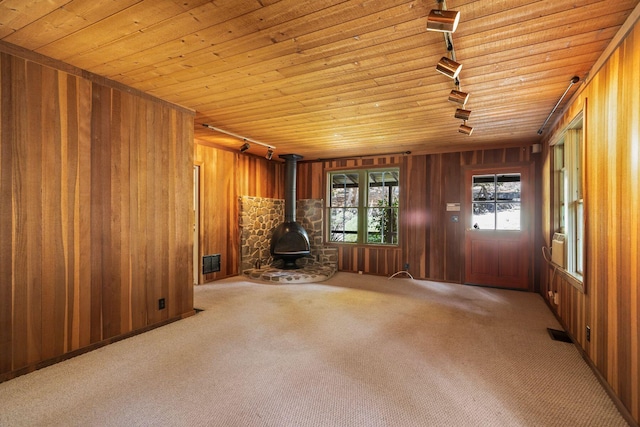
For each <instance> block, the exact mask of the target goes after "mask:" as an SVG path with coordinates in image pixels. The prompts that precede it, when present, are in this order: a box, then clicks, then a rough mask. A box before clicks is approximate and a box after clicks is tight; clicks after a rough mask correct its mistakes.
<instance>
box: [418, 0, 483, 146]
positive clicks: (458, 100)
mask: <svg viewBox="0 0 640 427" xmlns="http://www.w3.org/2000/svg"><path fill="white" fill-rule="evenodd" d="M436 3H437V5H438V9H432V10H431V12H430V13H429V16H428V17H427V31H439V32H441V33H444V44H445V49H446V51H447V56H443V57H442V58H441V59H440V61H438V64H437V65H436V71H438V72H439V73H442V74H444V75H445V76H447V77H449V78H450V79H453V82H454V85H455V89H453V90H452V91H451V92H450V93H449V101H450V102H453V103H454V104H457V107H458V108H457V109H456V113H455V118H456V119H461V120H463V124H462V125H460V127H459V128H458V132H460V133H463V134H465V135H471V132H473V128H472V127H471V126H467V120H469V116H471V110H466V109H465V105H466V104H467V101H468V100H469V94H468V93H467V92H462V91H461V90H460V79H459V78H458V74H460V71H461V70H462V64H460V63H459V62H458V60H457V58H456V50H455V48H454V46H453V36H452V33H453V32H454V31H455V30H456V28H457V27H458V22H460V12H458V11H454V10H447V5H446V3H445V0H436Z"/></svg>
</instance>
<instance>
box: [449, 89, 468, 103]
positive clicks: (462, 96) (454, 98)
mask: <svg viewBox="0 0 640 427" xmlns="http://www.w3.org/2000/svg"><path fill="white" fill-rule="evenodd" d="M468 100H469V94H468V93H466V92H461V91H459V90H455V89H453V90H452V91H451V92H449V101H451V102H454V103H456V104H460V105H461V106H462V107H464V106H465V104H466V103H467V101H468Z"/></svg>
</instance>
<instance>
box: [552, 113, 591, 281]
mask: <svg viewBox="0 0 640 427" xmlns="http://www.w3.org/2000/svg"><path fill="white" fill-rule="evenodd" d="M584 139H585V138H584V132H583V114H582V113H580V114H579V115H578V116H577V117H576V118H575V119H574V120H573V121H572V122H571V123H570V124H569V126H568V127H567V129H566V130H565V131H564V132H563V133H562V134H561V136H560V137H559V138H558V140H557V141H556V142H555V143H554V144H552V145H553V147H552V148H553V165H554V174H553V180H554V182H553V188H554V191H555V193H556V194H555V197H554V206H553V208H554V230H555V231H556V232H559V233H562V234H564V235H565V244H564V250H565V252H566V255H565V260H566V265H565V266H564V270H565V271H566V272H567V273H569V274H570V275H571V276H572V277H573V278H574V279H575V280H577V281H579V282H580V283H583V281H584V235H585V230H584V224H585V222H584V198H583V189H582V186H583V184H582V183H583V175H584V172H583V171H584V153H583V152H584Z"/></svg>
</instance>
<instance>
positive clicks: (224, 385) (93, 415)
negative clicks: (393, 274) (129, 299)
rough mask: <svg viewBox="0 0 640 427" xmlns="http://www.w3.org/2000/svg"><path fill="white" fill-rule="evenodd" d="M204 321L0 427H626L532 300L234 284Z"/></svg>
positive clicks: (77, 380)
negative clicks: (551, 332)
mask: <svg viewBox="0 0 640 427" xmlns="http://www.w3.org/2000/svg"><path fill="white" fill-rule="evenodd" d="M195 301H196V307H197V308H201V309H204V311H203V312H201V313H199V314H197V315H195V316H193V317H190V318H187V319H184V320H182V321H179V322H176V323H173V324H170V325H168V326H164V327H162V328H158V329H155V330H153V331H151V332H148V333H145V334H142V335H139V336H136V337H133V338H130V339H127V340H123V341H120V342H118V343H115V344H112V345H109V346H107V347H104V348H101V349H99V350H96V351H93V352H91V353H88V354H85V355H82V356H79V357H76V358H74V359H71V360H68V361H66V362H63V363H59V364H57V365H54V366H51V367H48V368H45V369H42V370H40V371H37V372H34V373H32V374H29V375H25V376H22V377H19V378H16V379H14V380H11V381H8V382H5V383H3V384H0V425H1V426H23V425H24V426H35V425H43V426H44V425H47V426H48V425H64V426H74V425H75V426H191V425H196V426H198V425H202V426H204V425H207V426H624V425H627V424H626V423H625V421H624V419H623V418H622V417H621V415H620V414H619V413H618V411H617V410H616V408H615V406H614V405H613V403H612V401H611V400H610V399H609V397H608V396H607V395H606V393H605V392H604V390H603V389H602V387H601V386H600V385H599V383H598V381H597V380H596V378H595V376H594V375H593V373H592V372H591V370H590V369H589V367H588V366H587V365H586V363H585V362H584V361H583V360H582V358H581V357H580V355H579V353H578V351H577V349H576V348H575V347H574V346H573V345H572V344H567V343H563V342H558V341H553V340H551V339H550V337H549V335H548V333H547V330H546V328H547V327H552V328H556V329H559V328H560V326H559V325H558V323H557V322H556V320H555V319H554V317H553V316H552V314H551V312H550V311H549V310H548V308H547V307H546V306H545V304H544V302H543V300H542V298H541V297H540V296H539V295H536V294H530V293H523V292H515V291H504V290H497V289H487V288H479V287H469V286H460V285H453V284H442V283H434V282H427V281H419V280H411V279H404V278H394V279H391V280H387V279H386V278H381V277H372V276H361V275H355V274H348V273H337V274H336V275H335V276H334V277H332V278H331V279H330V280H328V281H326V282H322V283H319V284H293V285H277V284H268V283H258V282H251V281H247V280H246V279H244V278H233V279H228V280H223V281H220V282H215V283H213V284H210V285H203V286H199V287H196V292H195Z"/></svg>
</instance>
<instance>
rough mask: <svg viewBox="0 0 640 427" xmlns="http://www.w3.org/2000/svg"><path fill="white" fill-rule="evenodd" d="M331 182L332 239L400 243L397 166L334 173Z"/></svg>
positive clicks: (330, 224)
mask: <svg viewBox="0 0 640 427" xmlns="http://www.w3.org/2000/svg"><path fill="white" fill-rule="evenodd" d="M328 183H329V191H328V193H329V203H328V210H329V214H328V216H327V217H328V218H329V227H328V229H329V236H328V239H329V241H331V242H343V243H360V244H377V245H380V244H382V245H397V244H398V206H399V196H400V186H399V170H398V169H397V168H391V169H389V168H385V169H372V170H354V171H341V172H331V173H329V176H328ZM363 230H366V232H362V231H363Z"/></svg>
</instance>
